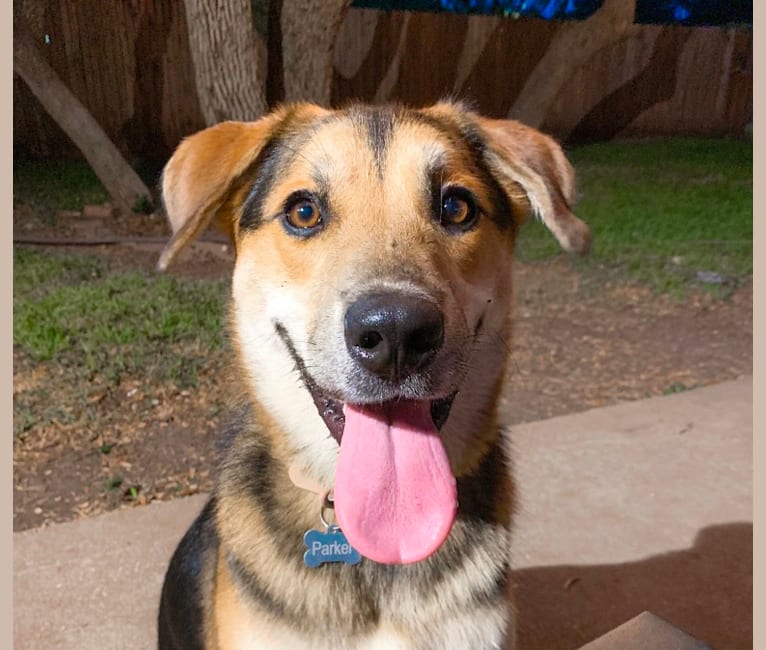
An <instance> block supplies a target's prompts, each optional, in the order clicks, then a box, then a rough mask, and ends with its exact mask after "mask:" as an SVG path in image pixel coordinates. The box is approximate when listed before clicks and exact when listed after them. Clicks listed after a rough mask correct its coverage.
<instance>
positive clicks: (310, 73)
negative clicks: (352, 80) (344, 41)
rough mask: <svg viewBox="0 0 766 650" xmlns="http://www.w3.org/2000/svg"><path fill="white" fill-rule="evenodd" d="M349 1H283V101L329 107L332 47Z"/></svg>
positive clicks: (281, 22)
mask: <svg viewBox="0 0 766 650" xmlns="http://www.w3.org/2000/svg"><path fill="white" fill-rule="evenodd" d="M350 4H351V0H284V1H283V3H282V12H281V21H280V27H281V31H282V60H283V62H284V72H285V100H287V101H289V102H295V101H309V102H314V103H316V104H320V105H322V106H329V104H330V92H331V89H332V62H333V50H334V48H335V41H336V38H337V36H338V30H339V29H340V24H341V23H342V22H343V18H344V17H345V15H346V11H347V10H348V7H349V5H350ZM309 25H310V28H309Z"/></svg>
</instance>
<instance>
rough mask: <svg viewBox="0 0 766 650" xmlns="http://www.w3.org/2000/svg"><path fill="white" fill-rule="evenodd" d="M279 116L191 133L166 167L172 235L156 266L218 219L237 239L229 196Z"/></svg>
mask: <svg viewBox="0 0 766 650" xmlns="http://www.w3.org/2000/svg"><path fill="white" fill-rule="evenodd" d="M276 122H277V120H276V116H275V115H269V116H267V117H265V118H263V119H261V120H258V121H257V122H222V123H220V124H216V125H215V126H211V127H210V128H207V129H205V130H203V131H199V132H198V133H195V134H194V135H192V136H189V137H188V138H186V139H185V140H184V141H183V142H181V144H180V145H179V146H178V148H177V149H176V151H175V153H174V154H173V156H172V157H171V158H170V160H169V161H168V163H167V164H166V165H165V169H164V171H163V172H162V198H163V202H164V204H165V213H166V214H167V217H168V221H169V222H170V227H171V229H172V231H173V234H172V237H171V238H170V241H169V242H168V243H167V245H166V246H165V249H164V250H163V251H162V255H161V256H160V259H159V262H158V263H157V268H158V269H159V270H160V271H164V270H166V269H167V268H168V266H169V265H170V264H171V262H172V261H173V260H174V259H175V257H176V256H177V255H178V253H179V252H180V251H181V250H182V249H183V248H184V247H185V246H187V245H188V244H190V243H191V242H192V241H193V240H194V238H195V237H197V236H198V235H199V234H200V233H202V232H203V231H204V230H205V228H207V226H208V225H209V224H210V222H211V221H213V219H215V220H216V222H217V224H218V226H219V227H220V228H221V229H222V230H223V231H224V232H226V234H227V235H228V236H229V237H230V238H231V239H232V240H233V239H234V235H235V228H236V223H235V218H234V215H233V214H232V210H231V209H228V210H227V209H226V208H227V207H228V208H231V207H233V206H231V205H227V204H230V197H231V194H232V190H233V189H234V187H235V186H236V185H237V183H236V181H237V179H238V178H240V177H241V176H242V174H243V173H244V172H245V171H246V170H247V169H248V167H249V166H250V165H251V164H252V163H253V162H254V161H255V160H256V158H257V157H258V154H259V153H260V152H261V150H262V149H263V146H264V144H265V143H266V141H267V140H268V138H269V135H270V134H271V133H272V131H273V130H274V128H275V123H276Z"/></svg>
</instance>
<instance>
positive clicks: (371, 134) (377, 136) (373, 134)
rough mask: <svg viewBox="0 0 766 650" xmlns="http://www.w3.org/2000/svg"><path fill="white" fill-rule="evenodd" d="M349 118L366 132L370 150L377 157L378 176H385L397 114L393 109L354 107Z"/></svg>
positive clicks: (349, 112) (350, 110)
mask: <svg viewBox="0 0 766 650" xmlns="http://www.w3.org/2000/svg"><path fill="white" fill-rule="evenodd" d="M348 116H349V118H350V119H351V120H352V122H354V123H355V124H357V125H359V126H360V127H361V128H362V129H363V130H364V131H365V136H366V139H367V142H368V144H369V147H370V150H371V151H372V154H373V156H374V157H375V166H376V168H377V172H378V176H379V177H382V176H383V166H384V163H385V159H386V152H387V151H388V145H389V143H390V142H391V134H392V133H393V130H394V124H395V122H396V114H395V112H394V110H393V108H392V107H390V106H382V107H374V108H369V107H364V106H352V107H351V108H350V109H349V110H348Z"/></svg>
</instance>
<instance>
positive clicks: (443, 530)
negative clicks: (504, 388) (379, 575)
mask: <svg viewBox="0 0 766 650" xmlns="http://www.w3.org/2000/svg"><path fill="white" fill-rule="evenodd" d="M344 412H345V415H346V424H345V426H344V428H343V438H342V441H341V446H340V455H339V457H338V465H337V469H336V471H335V490H334V492H335V494H334V499H335V514H336V516H337V518H338V523H339V524H340V527H341V528H342V530H343V533H344V534H345V535H346V538H347V539H348V541H349V543H350V544H351V545H352V546H353V547H354V548H355V549H356V550H358V551H359V552H360V553H361V554H362V555H364V556H365V557H367V558H370V559H371V560H375V561H376V562H382V563H385V564H407V563H410V562H418V561H419V560H423V559H425V558H427V557H428V556H429V555H431V554H432V553H434V551H436V549H438V548H439V546H440V545H441V544H442V542H443V541H444V540H445V539H446V538H447V535H449V531H450V529H451V528H452V522H453V521H454V519H455V513H456V511H457V491H456V487H455V477H454V476H453V475H452V471H451V470H450V465H449V460H448V458H447V453H446V452H445V451H444V447H443V446H442V443H441V440H440V439H439V435H438V433H437V431H436V429H435V427H434V425H433V421H432V420H431V408H430V404H429V403H428V402H426V401H423V402H414V401H409V402H396V403H388V404H385V405H383V406H352V405H350V404H346V406H345V408H344Z"/></svg>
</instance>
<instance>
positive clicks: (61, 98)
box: [13, 16, 151, 212]
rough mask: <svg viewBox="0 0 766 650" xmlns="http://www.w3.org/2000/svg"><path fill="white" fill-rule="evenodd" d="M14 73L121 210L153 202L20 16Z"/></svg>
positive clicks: (16, 22)
mask: <svg viewBox="0 0 766 650" xmlns="http://www.w3.org/2000/svg"><path fill="white" fill-rule="evenodd" d="M13 71H14V72H15V73H17V74H18V75H19V76H20V77H21V78H22V79H23V80H24V82H25V83H26V84H27V85H28V86H29V88H30V90H31V91H32V92H33V93H34V95H35V97H37V99H38V100H39V101H40V103H41V104H42V105H43V107H44V108H45V110H46V111H48V113H49V114H50V116H51V117H52V118H53V119H54V121H55V122H56V124H58V125H59V126H60V127H61V129H62V130H63V131H64V133H66V134H67V135H68V136H69V137H70V138H71V140H72V142H74V143H75V144H76V145H77V147H78V148H79V149H80V151H82V153H83V155H84V156H85V158H86V159H87V161H88V163H89V164H90V166H91V167H92V168H93V171H94V172H95V174H96V176H98V178H99V180H100V181H101V183H102V184H103V185H104V188H105V189H106V191H107V192H109V195H110V196H111V197H112V200H113V201H114V203H115V205H116V206H117V207H118V208H120V209H121V210H124V211H126V212H129V211H130V210H133V209H134V208H136V207H137V206H139V205H142V204H144V203H145V202H147V201H149V202H151V193H150V192H149V190H148V189H147V187H146V185H144V183H143V181H142V180H141V179H140V178H139V177H138V174H136V172H135V171H133V168H132V167H131V166H130V165H128V163H127V162H126V161H125V158H123V156H122V154H121V153H120V152H119V150H118V149H117V147H115V146H114V144H113V143H112V141H111V140H110V139H109V137H108V136H107V135H106V133H104V130H103V129H102V128H101V126H100V125H99V124H98V122H96V120H95V118H94V117H93V116H92V115H91V114H90V112H88V110H87V109H86V108H85V107H84V106H83V105H82V104H81V103H80V101H79V100H78V99H77V98H76V97H75V96H74V95H73V94H72V92H71V91H70V90H69V88H67V86H66V85H65V84H64V82H63V81H62V80H61V79H60V78H59V76H58V75H57V74H56V71H55V70H54V69H53V68H52V67H51V66H50V65H49V64H48V62H47V61H46V60H45V56H44V55H43V53H42V52H41V51H40V48H39V47H38V45H37V43H35V40H34V37H33V36H32V35H31V33H30V32H29V29H28V28H27V27H26V25H25V24H24V23H23V22H22V20H21V18H20V17H18V16H15V17H14V34H13Z"/></svg>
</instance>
